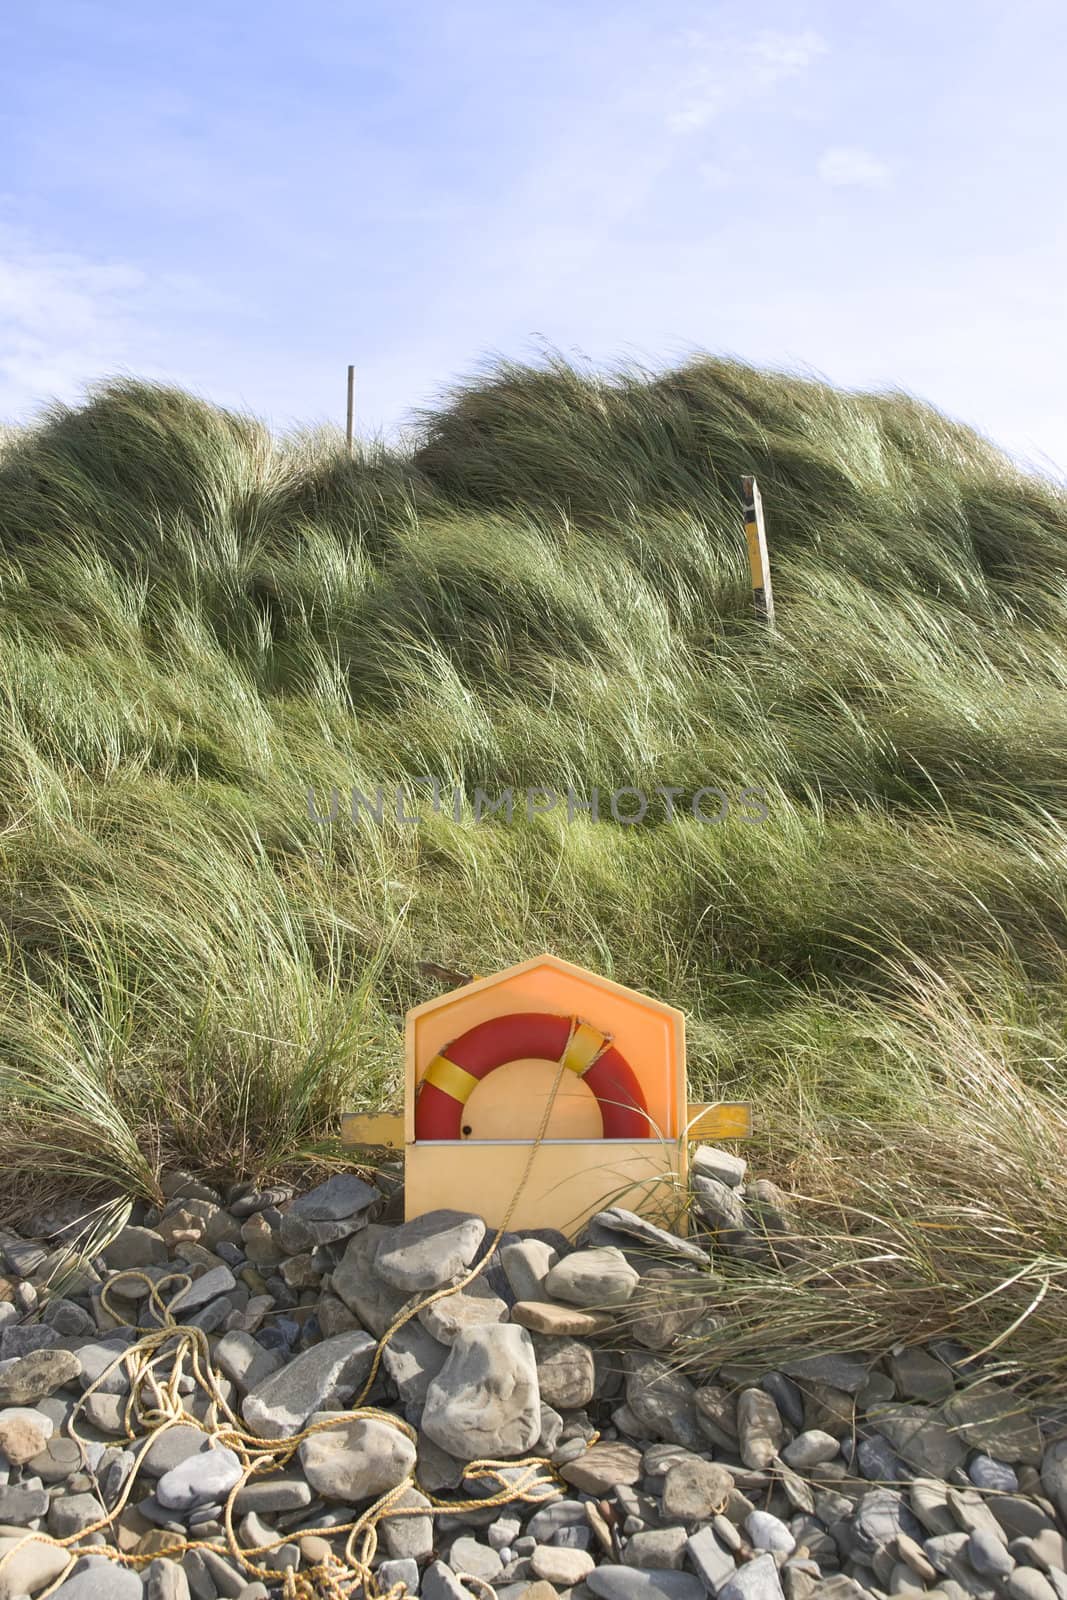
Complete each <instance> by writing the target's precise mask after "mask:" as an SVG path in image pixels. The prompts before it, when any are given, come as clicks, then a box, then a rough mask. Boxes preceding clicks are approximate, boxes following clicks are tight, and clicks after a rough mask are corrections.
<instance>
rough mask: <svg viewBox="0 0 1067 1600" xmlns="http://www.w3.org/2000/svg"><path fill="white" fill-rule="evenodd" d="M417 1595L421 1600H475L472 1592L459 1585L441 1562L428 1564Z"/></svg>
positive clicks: (456, 1579)
mask: <svg viewBox="0 0 1067 1600" xmlns="http://www.w3.org/2000/svg"><path fill="white" fill-rule="evenodd" d="M480 1593H481V1590H480V1587H479V1594H480ZM419 1594H420V1595H421V1597H422V1600H475V1597H474V1595H473V1593H472V1591H471V1590H470V1589H467V1588H465V1587H464V1585H463V1584H462V1583H460V1581H459V1579H458V1578H457V1577H456V1575H455V1573H454V1572H453V1571H452V1569H451V1567H447V1566H446V1565H445V1563H444V1562H443V1561H431V1562H430V1565H429V1566H428V1567H427V1568H426V1571H425V1572H424V1573H423V1575H422V1583H421V1585H420V1586H419Z"/></svg>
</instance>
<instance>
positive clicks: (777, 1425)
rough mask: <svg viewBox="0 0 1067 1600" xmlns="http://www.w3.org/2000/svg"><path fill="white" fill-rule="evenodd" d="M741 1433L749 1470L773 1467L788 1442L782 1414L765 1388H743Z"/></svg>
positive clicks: (739, 1414)
mask: <svg viewBox="0 0 1067 1600" xmlns="http://www.w3.org/2000/svg"><path fill="white" fill-rule="evenodd" d="M737 1434H738V1439H739V1441H740V1448H741V1460H742V1461H743V1462H744V1463H745V1466H746V1467H752V1468H755V1469H757V1470H763V1469H764V1468H766V1467H769V1466H770V1465H771V1463H772V1462H773V1460H774V1458H775V1457H776V1456H777V1454H778V1452H779V1450H780V1449H781V1448H782V1445H783V1443H784V1441H785V1429H784V1427H783V1425H782V1418H781V1414H780V1413H779V1410H778V1407H777V1406H776V1405H775V1403H774V1401H773V1399H772V1398H771V1396H770V1395H769V1394H766V1393H765V1392H764V1390H762V1389H743V1390H742V1391H741V1393H740V1395H739V1396H738V1399H737Z"/></svg>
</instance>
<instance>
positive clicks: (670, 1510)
mask: <svg viewBox="0 0 1067 1600" xmlns="http://www.w3.org/2000/svg"><path fill="white" fill-rule="evenodd" d="M733 1487H734V1480H733V1475H732V1474H731V1473H730V1472H728V1471H727V1470H726V1468H725V1467H722V1466H719V1465H718V1463H717V1462H714V1461H703V1460H701V1458H700V1457H699V1456H693V1457H690V1458H689V1459H688V1460H684V1461H678V1462H676V1463H675V1464H674V1465H673V1466H671V1467H668V1469H667V1472H666V1474H665V1476H664V1479H663V1491H662V1505H663V1515H664V1516H665V1517H666V1518H667V1520H668V1521H669V1522H683V1523H691V1522H710V1520H711V1518H712V1517H713V1516H714V1515H715V1513H716V1512H717V1511H719V1510H721V1509H722V1507H723V1506H724V1505H725V1503H726V1501H727V1500H728V1499H729V1498H730V1495H731V1493H732V1491H733Z"/></svg>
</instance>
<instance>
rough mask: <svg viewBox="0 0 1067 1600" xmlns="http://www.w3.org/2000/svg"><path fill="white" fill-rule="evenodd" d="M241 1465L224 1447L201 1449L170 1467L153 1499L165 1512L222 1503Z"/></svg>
mask: <svg viewBox="0 0 1067 1600" xmlns="http://www.w3.org/2000/svg"><path fill="white" fill-rule="evenodd" d="M241 1471H242V1468H241V1462H240V1459H239V1458H238V1457H237V1456H236V1455H235V1454H234V1452H233V1451H232V1450H228V1449H226V1448H225V1446H215V1447H214V1448H212V1449H208V1450H200V1451H198V1452H197V1453H196V1455H192V1456H187V1457H186V1459H185V1460H184V1461H182V1462H181V1463H180V1464H179V1465H178V1466H176V1467H171V1469H170V1471H169V1472H165V1473H164V1474H163V1476H162V1477H161V1478H160V1480H159V1482H158V1483H157V1484H156V1499H157V1500H158V1501H159V1503H160V1505H161V1506H164V1507H165V1508H166V1509H167V1510H168V1511H192V1510H195V1509H196V1507H197V1506H205V1505H212V1504H214V1503H215V1502H217V1501H221V1500H224V1499H225V1498H226V1496H227V1495H228V1494H229V1492H230V1490H231V1489H232V1488H233V1486H234V1484H235V1483H238V1482H239V1481H240V1478H241Z"/></svg>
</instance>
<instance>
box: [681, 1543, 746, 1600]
mask: <svg viewBox="0 0 1067 1600" xmlns="http://www.w3.org/2000/svg"><path fill="white" fill-rule="evenodd" d="M686 1554H687V1555H688V1557H689V1561H690V1564H691V1565H692V1566H693V1567H694V1568H695V1570H696V1572H697V1575H698V1577H699V1578H700V1579H701V1581H702V1583H703V1585H704V1587H705V1589H706V1590H707V1591H708V1593H709V1594H716V1593H717V1592H718V1590H719V1589H720V1588H721V1587H722V1585H723V1584H724V1583H726V1582H727V1581H728V1579H730V1578H732V1577H733V1575H734V1572H735V1570H736V1569H735V1566H734V1557H733V1552H732V1551H731V1550H729V1549H727V1548H726V1546H725V1545H723V1544H722V1543H720V1541H719V1539H718V1537H717V1536H716V1533H715V1530H714V1528H710V1527H704V1528H698V1529H697V1531H696V1533H694V1534H693V1535H692V1537H691V1538H690V1539H689V1542H688V1544H687V1545H686Z"/></svg>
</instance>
